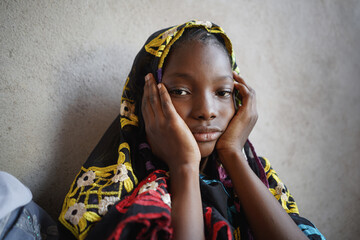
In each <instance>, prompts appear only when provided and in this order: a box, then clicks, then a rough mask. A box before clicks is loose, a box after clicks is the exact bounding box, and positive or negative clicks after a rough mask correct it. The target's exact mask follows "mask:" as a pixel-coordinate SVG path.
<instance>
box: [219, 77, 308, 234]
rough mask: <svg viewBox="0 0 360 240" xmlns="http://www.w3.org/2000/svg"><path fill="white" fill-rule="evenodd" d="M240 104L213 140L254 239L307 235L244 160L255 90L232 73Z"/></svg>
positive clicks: (251, 124)
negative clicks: (222, 130) (227, 123)
mask: <svg viewBox="0 0 360 240" xmlns="http://www.w3.org/2000/svg"><path fill="white" fill-rule="evenodd" d="M234 78H235V80H236V81H237V83H235V87H236V89H237V90H238V91H239V93H240V94H241V96H242V105H241V106H239V109H238V111H237V113H236V115H235V116H234V118H233V119H232V120H231V122H230V123H229V125H228V127H227V130H226V131H225V133H224V134H223V135H222V136H221V138H220V139H219V141H218V142H217V145H216V149H217V152H218V154H219V158H220V161H221V162H222V164H223V165H224V167H225V169H226V170H227V172H228V173H229V175H230V178H231V180H232V183H233V185H234V188H235V191H236V193H237V195H238V198H239V200H240V203H241V205H242V207H243V209H244V211H245V215H246V218H247V220H248V221H249V224H250V226H251V229H252V231H253V233H254V235H255V238H256V239H307V238H306V236H305V235H304V234H303V233H302V232H301V230H300V229H299V228H298V227H297V226H296V224H295V223H294V222H293V220H292V219H291V218H290V216H289V215H288V214H287V213H286V212H285V210H284V209H283V208H282V207H281V205H280V204H279V203H278V202H277V200H276V198H275V197H274V196H273V195H272V194H271V193H270V191H269V190H268V189H267V188H266V186H265V185H264V184H263V183H262V182H261V181H260V179H259V178H258V177H257V176H256V174H255V173H254V172H253V171H252V169H251V168H250V166H249V165H248V163H247V159H246V157H245V156H244V154H243V153H242V152H241V149H240V148H239V146H244V144H245V142H246V139H247V138H248V136H249V134H250V132H251V130H252V129H253V127H254V125H255V123H256V120H257V111H256V103H255V92H254V90H252V89H251V88H250V87H249V86H248V85H247V84H246V83H245V82H244V80H243V79H241V78H240V77H239V76H238V75H237V74H236V73H234Z"/></svg>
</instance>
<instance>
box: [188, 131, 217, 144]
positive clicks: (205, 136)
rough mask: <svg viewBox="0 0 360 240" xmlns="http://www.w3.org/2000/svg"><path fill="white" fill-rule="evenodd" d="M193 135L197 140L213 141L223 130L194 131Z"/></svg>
mask: <svg viewBox="0 0 360 240" xmlns="http://www.w3.org/2000/svg"><path fill="white" fill-rule="evenodd" d="M193 135H194V137H195V140H196V141H197V142H211V141H214V140H217V139H218V138H219V137H220V135H221V132H198V133H193Z"/></svg>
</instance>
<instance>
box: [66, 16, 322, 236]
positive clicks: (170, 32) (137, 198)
mask: <svg viewBox="0 0 360 240" xmlns="http://www.w3.org/2000/svg"><path fill="white" fill-rule="evenodd" d="M238 74H239V69H238V67H237V65H236V62H235V56H234V53H233V50H232V45H231V42H230V40H229V39H228V37H227V36H226V35H225V33H224V31H223V30H222V29H221V28H220V27H219V26H217V25H215V24H213V23H210V22H202V21H190V22H187V23H185V24H182V25H179V26H174V27H170V28H167V29H164V30H160V31H158V32H156V33H154V34H153V35H152V36H150V38H149V39H148V40H147V41H146V43H145V45H144V47H143V48H142V49H141V51H140V52H139V54H138V55H137V57H136V58H135V61H134V64H133V67H132V70H131V72H130V74H129V77H128V79H127V81H126V84H125V87H124V90H123V95H122V100H121V109H120V116H119V117H118V118H117V119H116V120H115V121H114V122H113V124H112V125H111V126H110V128H109V129H108V130H107V132H106V133H105V135H104V136H103V138H102V139H101V141H100V142H99V144H98V145H97V147H96V148H95V150H94V151H93V152H92V153H91V155H90V157H89V159H88V160H87V161H86V163H85V164H84V166H83V167H82V169H81V171H80V173H79V174H78V175H77V177H76V178H75V181H74V182H73V184H72V186H71V188H70V191H69V193H68V194H67V196H66V198H65V201H64V205H63V209H62V212H61V214H60V217H59V220H60V222H61V223H62V224H63V226H64V227H66V229H68V230H70V232H71V233H72V234H73V236H75V237H76V238H79V239H84V238H85V237H87V238H88V239H104V238H107V239H240V238H241V239H253V238H256V239H306V238H307V237H308V238H311V239H324V238H323V236H322V235H321V233H320V232H319V231H318V230H317V229H316V228H315V227H314V225H312V224H311V223H310V222H309V221H308V220H306V219H305V218H302V217H300V216H299V212H298V209H297V206H296V203H295V201H294V199H293V197H292V196H291V195H290V193H289V191H288V189H287V188H286V187H285V185H284V184H283V183H282V182H281V181H280V179H279V178H278V176H277V174H276V172H275V171H274V170H273V169H272V168H271V167H270V164H269V161H268V160H267V159H265V158H259V157H257V155H256V153H255V151H254V148H253V147H252V145H251V143H250V142H249V141H248V140H247V138H248V136H249V134H250V132H251V131H252V129H253V127H254V125H255V123H256V120H257V112H256V104H255V92H254V90H253V89H251V88H250V87H249V85H248V84H247V83H246V82H245V81H244V80H243V79H242V78H241V77H240V76H239V75H238ZM199 176H200V179H199ZM63 234H66V231H65V230H64V231H63ZM64 236H65V235H64ZM67 237H69V236H67Z"/></svg>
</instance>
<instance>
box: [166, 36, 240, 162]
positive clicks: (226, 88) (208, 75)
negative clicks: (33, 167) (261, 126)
mask: <svg viewBox="0 0 360 240" xmlns="http://www.w3.org/2000/svg"><path fill="white" fill-rule="evenodd" d="M162 82H163V83H164V84H165V86H166V88H167V90H168V91H169V94H170V96H171V100H172V103H173V104H174V107H175V109H176V111H177V112H178V114H179V115H180V117H181V118H182V119H183V120H184V121H185V123H186V124H187V125H188V127H189V128H190V130H191V132H192V133H193V135H194V137H195V140H196V141H197V143H198V146H199V149H200V152H201V157H202V158H204V157H208V156H209V155H210V154H211V153H212V152H213V150H214V148H215V144H216V142H217V140H218V139H219V137H220V136H221V135H222V133H223V132H224V131H225V129H226V127H227V125H228V123H229V122H230V120H231V119H232V117H233V116H234V113H235V108H234V101H233V91H234V80H233V75H232V69H231V66H230V61H229V57H228V56H227V54H226V53H225V52H224V50H223V49H221V47H220V46H217V45H214V44H204V43H201V42H197V41H193V42H191V43H189V44H184V45H182V46H179V47H178V48H176V49H175V50H174V52H172V54H171V55H170V56H169V58H168V59H167V63H166V69H165V71H164V75H163V79H162Z"/></svg>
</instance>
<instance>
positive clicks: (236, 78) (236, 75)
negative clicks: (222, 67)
mask: <svg viewBox="0 0 360 240" xmlns="http://www.w3.org/2000/svg"><path fill="white" fill-rule="evenodd" d="M233 77H234V79H235V81H236V82H238V83H242V84H244V85H245V86H246V87H247V88H248V89H249V90H252V88H251V87H250V86H249V85H248V84H247V83H246V82H245V81H244V79H243V78H242V77H240V76H239V75H238V74H237V73H236V72H235V71H233Z"/></svg>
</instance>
